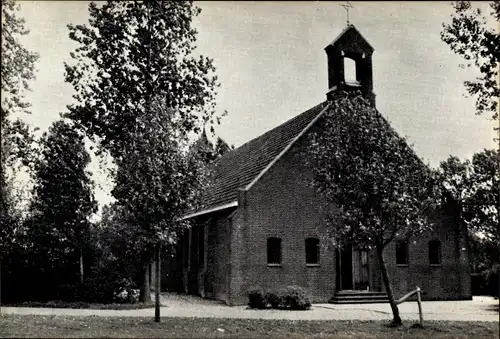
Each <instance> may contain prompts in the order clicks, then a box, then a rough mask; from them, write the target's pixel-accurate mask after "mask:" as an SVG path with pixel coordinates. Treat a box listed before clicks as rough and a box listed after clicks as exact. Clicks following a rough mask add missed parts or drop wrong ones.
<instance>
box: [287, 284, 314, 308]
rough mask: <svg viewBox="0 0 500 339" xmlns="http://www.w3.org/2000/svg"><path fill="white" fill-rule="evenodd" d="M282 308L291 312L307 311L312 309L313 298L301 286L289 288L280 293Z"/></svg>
mask: <svg viewBox="0 0 500 339" xmlns="http://www.w3.org/2000/svg"><path fill="white" fill-rule="evenodd" d="M279 297H280V303H279V305H280V306H281V307H284V308H286V309H290V310H307V309H309V308H310V307H311V296H310V295H309V293H308V292H307V291H306V290H305V289H303V288H302V287H299V286H287V287H285V288H284V289H283V290H282V291H280V293H279Z"/></svg>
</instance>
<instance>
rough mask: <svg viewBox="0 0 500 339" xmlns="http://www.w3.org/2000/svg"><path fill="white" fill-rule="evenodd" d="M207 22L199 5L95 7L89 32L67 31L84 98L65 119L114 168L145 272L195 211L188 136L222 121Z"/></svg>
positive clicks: (78, 97)
mask: <svg viewBox="0 0 500 339" xmlns="http://www.w3.org/2000/svg"><path fill="white" fill-rule="evenodd" d="M199 13H200V9H199V8H198V7H196V6H194V5H193V3H192V2H191V1H189V2H177V1H134V2H119V1H107V2H106V3H105V4H104V5H102V6H100V7H99V6H97V5H96V4H94V3H90V4H89V14H90V20H89V25H76V26H73V25H68V28H69V31H70V33H69V37H70V38H71V39H72V40H73V41H75V42H77V43H79V45H80V46H79V47H78V48H77V49H76V50H75V51H74V52H72V53H71V57H72V58H73V60H74V63H73V64H65V67H66V75H65V79H66V81H67V82H68V83H70V84H71V85H72V86H73V87H74V89H75V92H76V94H75V95H74V99H75V102H76V103H75V104H73V105H70V106H68V110H69V112H68V113H67V114H66V115H67V116H68V117H69V118H70V119H72V120H73V121H74V122H75V123H76V124H77V126H79V128H81V129H82V130H84V131H85V133H86V135H87V136H89V138H91V139H92V140H95V141H97V142H98V143H99V148H100V150H102V151H106V152H109V154H110V155H111V156H112V157H113V159H114V160H115V163H116V165H117V170H116V172H115V182H116V186H115V188H114V189H113V191H112V194H113V196H114V197H115V198H116V199H117V201H118V204H119V205H121V206H123V207H124V208H125V209H126V211H127V213H130V215H132V216H133V217H134V218H135V225H137V227H139V228H140V229H141V231H142V233H141V234H142V237H141V239H142V240H143V245H144V252H143V253H144V256H143V260H144V267H146V265H147V264H148V263H149V261H148V260H150V256H151V252H152V250H153V248H152V247H157V246H159V244H160V243H161V242H165V241H167V240H169V239H171V236H172V235H173V234H175V231H176V229H177V227H179V226H180V224H179V223H178V222H177V221H176V218H175V217H174V216H178V214H179V210H180V209H181V208H183V207H185V206H187V205H189V203H190V201H191V195H192V193H193V192H192V190H191V188H190V183H192V182H195V181H196V180H197V179H195V178H193V177H192V173H194V172H190V166H192V165H193V162H192V161H191V160H190V158H189V157H185V156H184V155H185V154H184V153H183V150H182V148H183V147H186V146H185V145H186V141H187V140H188V136H189V135H190V134H191V133H195V134H196V133H198V132H199V131H200V126H201V125H203V124H204V123H208V124H210V126H211V130H212V131H213V126H212V125H213V124H214V122H215V121H217V122H218V121H219V117H215V101H214V98H215V94H216V92H215V89H216V87H218V85H219V84H218V83H217V77H216V76H215V75H214V74H213V73H214V71H215V68H214V66H213V63H212V60H211V59H209V58H205V57H203V56H200V57H198V58H196V57H194V56H193V54H194V50H195V47H194V44H195V42H196V33H197V32H196V30H195V29H194V28H193V27H192V20H193V18H194V17H195V16H197V15H198V14H199ZM183 225H184V226H185V224H183ZM144 276H145V275H144ZM146 282H147V279H144V283H143V284H142V288H141V290H142V293H141V301H146V300H147V299H149V293H146V292H147V291H148V290H149V288H148V286H146Z"/></svg>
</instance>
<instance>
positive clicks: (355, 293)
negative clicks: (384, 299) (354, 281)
mask: <svg viewBox="0 0 500 339" xmlns="http://www.w3.org/2000/svg"><path fill="white" fill-rule="evenodd" d="M335 295H338V296H351V295H352V296H358V295H361V296H379V295H383V296H387V293H385V292H377V291H338V292H337V293H336V294H335Z"/></svg>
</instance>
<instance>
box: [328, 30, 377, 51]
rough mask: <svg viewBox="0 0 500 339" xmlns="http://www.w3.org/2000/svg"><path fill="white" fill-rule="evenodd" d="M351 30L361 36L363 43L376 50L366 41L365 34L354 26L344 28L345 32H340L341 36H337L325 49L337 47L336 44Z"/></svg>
mask: <svg viewBox="0 0 500 339" xmlns="http://www.w3.org/2000/svg"><path fill="white" fill-rule="evenodd" d="M351 29H352V30H353V31H355V32H356V33H357V34H358V35H359V36H360V37H361V38H362V39H363V41H364V42H365V43H366V44H367V45H368V47H370V48H371V49H372V50H375V49H374V48H373V46H372V45H371V44H370V43H369V42H368V40H366V39H365V37H364V36H363V34H361V32H360V31H359V30H358V29H357V28H356V26H354V25H353V24H350V25H349V26H347V27H346V28H344V30H342V32H340V34H339V35H337V37H336V38H335V39H333V41H332V42H331V43H330V44H328V46H326V47H325V49H327V48H328V47H330V46H333V45H335V44H336V43H337V42H338V41H339V40H340V38H341V37H342V36H343V35H344V34H346V33H347V31H349V30H351Z"/></svg>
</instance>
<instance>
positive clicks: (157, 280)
mask: <svg viewBox="0 0 500 339" xmlns="http://www.w3.org/2000/svg"><path fill="white" fill-rule="evenodd" d="M160 260H161V246H160V245H158V248H157V250H156V261H155V322H157V323H159V322H160Z"/></svg>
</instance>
